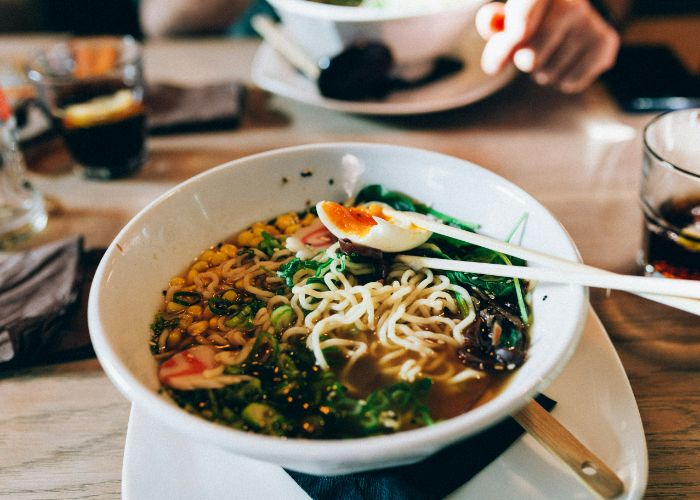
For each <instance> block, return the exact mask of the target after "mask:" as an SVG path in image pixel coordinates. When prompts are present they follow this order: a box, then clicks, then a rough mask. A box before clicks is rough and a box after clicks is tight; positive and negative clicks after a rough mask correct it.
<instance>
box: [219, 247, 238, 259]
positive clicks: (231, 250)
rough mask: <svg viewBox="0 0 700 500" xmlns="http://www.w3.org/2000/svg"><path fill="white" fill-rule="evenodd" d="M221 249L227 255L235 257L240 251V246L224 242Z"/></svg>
mask: <svg viewBox="0 0 700 500" xmlns="http://www.w3.org/2000/svg"><path fill="white" fill-rule="evenodd" d="M221 251H222V252H223V253H224V254H226V256H227V257H229V258H231V257H235V256H236V254H237V253H238V248H236V246H235V245H232V244H231V243H224V244H223V245H221Z"/></svg>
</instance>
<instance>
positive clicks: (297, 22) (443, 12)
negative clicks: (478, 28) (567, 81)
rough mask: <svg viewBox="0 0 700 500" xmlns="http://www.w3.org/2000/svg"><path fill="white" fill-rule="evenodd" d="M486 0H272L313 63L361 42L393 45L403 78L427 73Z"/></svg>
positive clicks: (471, 22) (467, 27)
mask: <svg viewBox="0 0 700 500" xmlns="http://www.w3.org/2000/svg"><path fill="white" fill-rule="evenodd" d="M485 1H486V0H413V1H406V0H393V1H385V2H384V3H385V4H386V5H385V6H382V7H361V6H358V7H346V6H338V5H330V4H323V3H318V2H311V1H309V0H269V2H270V4H271V5H272V7H273V8H274V9H275V11H276V12H277V14H278V15H279V16H280V19H281V21H282V25H283V26H284V28H285V30H286V31H287V33H288V34H289V35H290V36H291V37H292V38H293V39H295V40H296V42H297V43H299V45H300V46H301V47H302V48H303V49H304V50H305V51H306V52H307V53H308V54H309V55H310V56H311V57H313V58H314V59H316V60H318V59H321V58H323V57H332V56H334V55H337V54H338V53H339V52H341V51H342V50H343V48H345V47H347V46H348V45H350V44H352V43H355V42H358V41H377V42H382V43H384V44H385V45H386V46H387V47H389V49H390V50H391V54H392V57H393V59H394V63H395V65H396V66H397V70H398V71H399V72H400V73H402V74H404V75H405V76H415V75H417V74H420V73H421V72H424V71H425V70H426V69H427V68H428V67H429V66H428V63H430V61H432V60H433V59H435V58H436V57H437V56H440V55H445V54H447V53H449V52H450V51H452V49H454V48H455V46H456V45H457V43H458V42H459V40H460V38H462V37H463V36H464V34H465V32H467V30H474V29H475V28H474V17H475V15H476V11H477V9H478V8H479V6H481V5H482V4H483V3H485ZM469 63H470V64H471V63H473V61H469Z"/></svg>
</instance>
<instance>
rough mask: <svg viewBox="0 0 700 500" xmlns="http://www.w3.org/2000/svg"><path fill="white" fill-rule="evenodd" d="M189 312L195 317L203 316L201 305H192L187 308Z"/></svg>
mask: <svg viewBox="0 0 700 500" xmlns="http://www.w3.org/2000/svg"><path fill="white" fill-rule="evenodd" d="M187 312H188V313H190V314H191V315H192V316H194V317H197V316H200V315H201V314H202V306H200V305H199V304H194V305H191V306H189V307H188V308H187Z"/></svg>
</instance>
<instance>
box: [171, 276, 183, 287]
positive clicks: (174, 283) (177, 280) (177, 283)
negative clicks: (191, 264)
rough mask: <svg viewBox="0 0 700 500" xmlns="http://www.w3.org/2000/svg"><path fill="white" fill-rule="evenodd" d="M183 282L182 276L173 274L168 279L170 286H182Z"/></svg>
mask: <svg viewBox="0 0 700 500" xmlns="http://www.w3.org/2000/svg"><path fill="white" fill-rule="evenodd" d="M184 284H185V278H183V277H182V276H175V277H174V278H172V279H171V280H170V286H183V285H184Z"/></svg>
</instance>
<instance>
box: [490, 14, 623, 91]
mask: <svg viewBox="0 0 700 500" xmlns="http://www.w3.org/2000/svg"><path fill="white" fill-rule="evenodd" d="M476 27H477V31H478V32H479V34H480V35H481V36H482V37H483V38H484V39H486V40H488V41H487V42H486V46H485V48H484V52H483V54H482V57H481V66H482V68H483V70H484V71H485V72H486V73H488V74H495V73H498V72H499V71H501V70H502V69H503V68H504V67H505V66H506V65H507V64H508V63H509V62H511V61H512V62H513V63H514V64H515V66H516V67H517V68H518V69H520V70H521V71H523V72H525V73H531V74H532V77H533V78H534V80H535V81H536V82H537V83H539V84H541V85H552V86H555V87H557V88H558V89H560V90H561V91H562V92H567V93H571V92H580V91H582V90H583V89H585V88H586V87H588V86H589V85H590V84H591V83H593V81H594V80H595V79H596V78H597V77H598V76H599V75H600V74H601V73H603V72H604V71H605V70H607V69H609V68H610V67H611V66H612V65H613V64H614V63H615V58H616V57H617V51H618V49H619V47H620V38H619V35H618V34H617V32H616V31H615V30H614V29H613V28H612V27H611V26H610V25H609V24H608V23H607V22H605V20H603V18H602V17H601V16H600V14H598V12H597V11H596V10H595V9H594V8H593V7H592V6H591V5H590V4H589V3H588V1H587V0H508V2H507V3H505V4H503V3H489V4H486V5H484V6H482V7H481V9H479V11H478V12H477V15H476Z"/></svg>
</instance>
